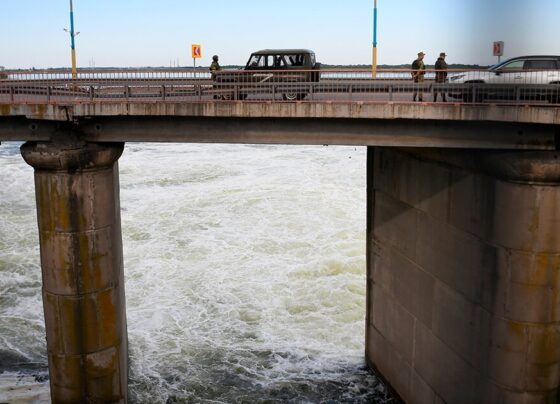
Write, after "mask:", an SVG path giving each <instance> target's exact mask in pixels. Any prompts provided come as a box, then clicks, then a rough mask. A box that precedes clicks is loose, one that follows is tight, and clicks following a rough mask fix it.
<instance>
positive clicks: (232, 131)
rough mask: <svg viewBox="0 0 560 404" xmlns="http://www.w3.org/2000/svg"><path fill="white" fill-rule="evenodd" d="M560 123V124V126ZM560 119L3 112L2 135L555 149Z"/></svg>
mask: <svg viewBox="0 0 560 404" xmlns="http://www.w3.org/2000/svg"><path fill="white" fill-rule="evenodd" d="M559 127H560V126H559ZM559 127H557V126H556V125H545V124H530V123H519V122H495V121H492V122H484V121H451V120H441V121H438V120H428V119H422V120H410V119H361V118H283V119H280V118H264V117H256V118H255V117H197V116H192V117H187V116H172V117H168V116H129V115H123V116H111V117H99V116H96V117H90V118H85V117H84V118H76V117H75V118H74V120H73V121H71V122H66V121H60V122H59V121H48V120H28V119H27V118H24V117H12V118H1V117H0V141H4V140H6V141H8V140H11V141H56V140H57V139H63V137H64V134H65V133H67V132H68V130H71V131H73V132H74V133H76V134H77V136H79V137H80V139H82V140H84V141H88V142H190V143H245V144H298V145H325V144H328V145H349V146H400V147H434V148H479V149H505V150H507V149H524V150H555V149H556V145H557V143H558V139H559V138H560V135H559V129H558V128H559Z"/></svg>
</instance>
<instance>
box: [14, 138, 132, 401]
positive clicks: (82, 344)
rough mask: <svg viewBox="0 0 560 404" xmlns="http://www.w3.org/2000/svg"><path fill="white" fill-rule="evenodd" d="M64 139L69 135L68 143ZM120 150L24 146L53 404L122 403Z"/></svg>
mask: <svg viewBox="0 0 560 404" xmlns="http://www.w3.org/2000/svg"><path fill="white" fill-rule="evenodd" d="M69 137H70V136H69ZM123 146H124V145H123V144H118V143H113V144H110V145H100V144H82V143H80V142H77V141H76V142H74V143H64V144H52V143H49V144H46V143H26V144H25V145H23V146H22V148H21V152H22V155H23V157H24V159H25V161H26V162H27V163H28V164H30V165H31V166H33V167H34V168H35V190H36V199H37V216H38V222H39V239H40V244H41V267H42V272H43V305H44V311H45V323H46V331H47V349H48V359H49V374H50V385H51V396H52V399H53V402H56V403H70V402H73V403H74V402H75V403H78V402H83V403H85V402H125V401H126V398H127V331H126V312H125V294H124V278H123V275H124V272H123V256H122V237H121V222H120V203H119V177H118V165H117V159H118V158H119V157H120V155H121V153H122V151H123Z"/></svg>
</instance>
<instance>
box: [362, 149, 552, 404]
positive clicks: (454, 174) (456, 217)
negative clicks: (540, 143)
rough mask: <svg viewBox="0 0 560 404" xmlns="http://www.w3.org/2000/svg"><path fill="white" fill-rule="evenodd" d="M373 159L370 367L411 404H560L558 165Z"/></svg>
mask: <svg viewBox="0 0 560 404" xmlns="http://www.w3.org/2000/svg"><path fill="white" fill-rule="evenodd" d="M368 160H369V161H368V187H369V190H368V217H369V219H368V232H367V233H368V292H367V293H368V314H367V341H366V357H367V361H368V363H369V364H370V365H371V366H372V367H374V368H376V369H377V370H379V372H380V373H381V374H382V375H383V376H384V377H385V378H386V379H387V381H388V382H389V383H390V384H391V385H392V386H393V387H394V388H395V390H396V391H397V392H398V393H399V394H400V395H401V397H402V398H403V399H404V400H405V401H407V402H410V403H421V404H423V403H430V404H432V403H438V402H447V403H473V402H476V403H510V402H511V403H517V402H519V403H528V402H531V403H552V402H557V401H558V399H559V397H560V395H559V394H560V231H559V230H558V229H560V175H559V174H560V169H559V168H558V167H560V164H558V153H557V152H544V153H540V152H539V153H533V152H519V153H513V152H511V153H509V152H507V153H506V152H486V151H474V150H472V151H469V150H463V151H460V150H433V149H414V150H413V149H394V148H393V149H389V148H370V150H369V151H368Z"/></svg>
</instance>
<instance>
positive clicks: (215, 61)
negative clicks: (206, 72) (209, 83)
mask: <svg viewBox="0 0 560 404" xmlns="http://www.w3.org/2000/svg"><path fill="white" fill-rule="evenodd" d="M220 70H222V68H221V67H220V64H219V63H218V55H214V56H212V64H211V65H210V74H212V80H214V79H215V78H216V72H218V71H220Z"/></svg>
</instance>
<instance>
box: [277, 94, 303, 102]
mask: <svg viewBox="0 0 560 404" xmlns="http://www.w3.org/2000/svg"><path fill="white" fill-rule="evenodd" d="M306 95H307V94H302V93H284V94H282V99H283V100H284V101H300V100H303V99H304V98H305V96H306Z"/></svg>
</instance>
